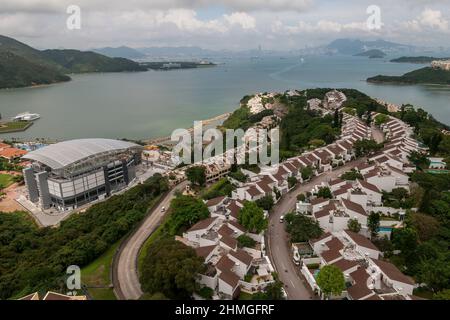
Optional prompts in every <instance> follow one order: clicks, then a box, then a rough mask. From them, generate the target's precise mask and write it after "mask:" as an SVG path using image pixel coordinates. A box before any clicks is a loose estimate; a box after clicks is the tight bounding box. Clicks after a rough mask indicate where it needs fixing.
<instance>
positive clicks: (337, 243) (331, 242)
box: [325, 238, 344, 250]
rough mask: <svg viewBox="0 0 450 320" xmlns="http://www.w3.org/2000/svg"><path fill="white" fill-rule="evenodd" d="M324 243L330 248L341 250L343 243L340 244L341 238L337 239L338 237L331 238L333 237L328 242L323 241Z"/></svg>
mask: <svg viewBox="0 0 450 320" xmlns="http://www.w3.org/2000/svg"><path fill="white" fill-rule="evenodd" d="M325 245H326V246H327V247H328V249H330V250H341V249H342V248H344V245H343V244H342V242H341V240H339V239H338V238H333V239H331V240H329V241H328V242H325Z"/></svg>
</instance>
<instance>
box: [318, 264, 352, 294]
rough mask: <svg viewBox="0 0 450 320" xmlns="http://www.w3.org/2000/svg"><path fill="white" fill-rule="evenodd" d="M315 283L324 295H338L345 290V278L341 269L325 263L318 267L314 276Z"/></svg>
mask: <svg viewBox="0 0 450 320" xmlns="http://www.w3.org/2000/svg"><path fill="white" fill-rule="evenodd" d="M316 281H317V285H318V286H319V288H320V290H321V291H322V292H323V294H324V295H325V296H326V297H330V296H331V295H335V296H340V295H341V293H342V291H344V290H345V278H344V274H343V273H342V271H341V269H339V268H338V267H336V266H334V265H326V266H324V267H322V269H320V271H319V274H318V275H317V278H316Z"/></svg>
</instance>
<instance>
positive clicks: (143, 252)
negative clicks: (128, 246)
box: [138, 222, 164, 272]
mask: <svg viewBox="0 0 450 320" xmlns="http://www.w3.org/2000/svg"><path fill="white" fill-rule="evenodd" d="M163 229H164V222H163V223H162V224H161V225H160V226H159V227H158V228H156V230H155V231H154V232H153V233H152V234H151V235H150V237H148V238H147V240H146V241H145V242H144V244H143V245H142V248H141V251H140V252H139V255H138V270H139V272H140V271H141V270H142V264H143V263H144V259H145V256H146V254H147V249H148V247H149V246H150V245H151V244H152V243H153V242H155V240H157V239H158V238H159V237H161V236H162V234H163Z"/></svg>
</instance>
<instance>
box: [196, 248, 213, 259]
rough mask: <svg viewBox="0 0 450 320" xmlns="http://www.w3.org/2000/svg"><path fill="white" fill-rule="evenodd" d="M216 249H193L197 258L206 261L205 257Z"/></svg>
mask: <svg viewBox="0 0 450 320" xmlns="http://www.w3.org/2000/svg"><path fill="white" fill-rule="evenodd" d="M215 248H216V245H213V246H206V247H199V248H195V253H196V254H197V256H199V257H202V258H204V259H206V257H208V256H209V254H210V253H211V252H212V251H213V250H214V249H215Z"/></svg>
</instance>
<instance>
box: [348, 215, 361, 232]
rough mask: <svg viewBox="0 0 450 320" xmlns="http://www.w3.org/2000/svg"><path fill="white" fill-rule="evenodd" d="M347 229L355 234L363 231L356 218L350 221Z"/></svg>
mask: <svg viewBox="0 0 450 320" xmlns="http://www.w3.org/2000/svg"><path fill="white" fill-rule="evenodd" d="M347 227H348V229H349V230H350V231H352V232H355V233H359V231H361V223H359V221H358V219H356V218H353V219H350V220H348V222H347Z"/></svg>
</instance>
